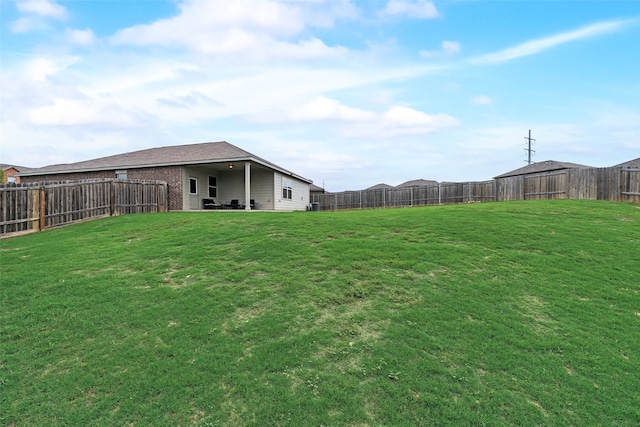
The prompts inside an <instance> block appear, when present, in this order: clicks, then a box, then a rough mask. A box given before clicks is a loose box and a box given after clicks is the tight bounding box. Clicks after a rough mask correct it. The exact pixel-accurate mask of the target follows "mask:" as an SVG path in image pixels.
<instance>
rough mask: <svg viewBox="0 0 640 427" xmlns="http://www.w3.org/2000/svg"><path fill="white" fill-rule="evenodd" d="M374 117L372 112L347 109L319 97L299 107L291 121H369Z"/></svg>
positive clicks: (335, 102)
mask: <svg viewBox="0 0 640 427" xmlns="http://www.w3.org/2000/svg"><path fill="white" fill-rule="evenodd" d="M376 117H377V115H376V114H375V113H374V112H372V111H366V110H361V109H358V108H351V107H347V106H345V105H342V104H341V103H340V102H338V101H336V100H334V99H329V98H326V97H324V96H319V97H318V98H317V99H316V100H315V101H312V102H310V103H308V104H305V105H303V106H301V107H300V108H298V109H296V110H295V111H294V112H293V113H292V115H291V118H292V119H293V120H345V121H370V120H374V119H375V118H376Z"/></svg>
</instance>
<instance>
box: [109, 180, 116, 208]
mask: <svg viewBox="0 0 640 427" xmlns="http://www.w3.org/2000/svg"><path fill="white" fill-rule="evenodd" d="M115 185H116V182H115V181H111V185H110V186H109V216H113V215H114V212H115V197H116V189H115Z"/></svg>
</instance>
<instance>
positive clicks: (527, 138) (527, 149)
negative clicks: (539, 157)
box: [524, 129, 535, 165]
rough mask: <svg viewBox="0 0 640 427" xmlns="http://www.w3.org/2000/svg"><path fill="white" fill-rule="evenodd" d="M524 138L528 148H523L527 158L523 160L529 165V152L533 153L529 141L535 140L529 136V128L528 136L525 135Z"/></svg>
mask: <svg viewBox="0 0 640 427" xmlns="http://www.w3.org/2000/svg"><path fill="white" fill-rule="evenodd" d="M524 139H526V140H527V142H528V145H527V147H528V148H525V149H524V151H526V152H527V160H525V162H527V164H528V165H530V164H531V153H535V150H532V149H531V141H534V142H535V139H533V138H531V129H529V136H528V137H526V136H525V137H524Z"/></svg>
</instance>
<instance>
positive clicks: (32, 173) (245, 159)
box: [16, 157, 313, 184]
mask: <svg viewBox="0 0 640 427" xmlns="http://www.w3.org/2000/svg"><path fill="white" fill-rule="evenodd" d="M229 162H253V163H257V164H260V165H262V166H264V167H266V168H269V169H272V170H275V171H278V172H280V173H283V174H285V175H289V176H291V177H294V178H296V179H299V180H301V181H305V182H308V183H309V184H311V183H312V182H313V181H312V180H310V179H308V178H305V177H302V176H300V175H297V174H295V173H293V172H291V171H288V170H286V169H283V168H281V167H279V166H277V165H274V164H270V163H268V162H265V161H264V160H261V159H257V158H255V157H228V158H224V159H209V160H193V161H187V162H184V161H183V162H165V163H150V164H146V165H135V164H132V165H111V166H105V167H92V168H91V167H90V168H77V169H65V170H60V169H58V170H50V171H38V170H33V171H27V172H23V173H18V174H16V176H20V177H22V176H38V175H57V174H63V173H83V172H100V171H106V170H121V169H132V168H136V169H138V168H139V169H142V168H145V169H146V168H158V167H167V166H185V165H190V166H193V165H202V164H210V163H229Z"/></svg>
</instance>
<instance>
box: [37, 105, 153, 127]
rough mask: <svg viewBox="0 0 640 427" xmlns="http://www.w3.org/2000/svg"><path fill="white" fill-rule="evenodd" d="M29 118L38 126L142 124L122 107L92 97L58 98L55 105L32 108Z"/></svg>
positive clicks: (127, 125) (125, 125)
mask: <svg viewBox="0 0 640 427" xmlns="http://www.w3.org/2000/svg"><path fill="white" fill-rule="evenodd" d="M28 119H29V121H30V123H31V124H33V125H36V126H78V125H82V126H84V125H93V126H96V125H97V126H105V125H106V126H109V128H111V129H114V128H132V127H138V126H141V124H140V123H139V122H138V121H137V120H135V119H134V117H132V115H131V114H129V113H127V112H126V111H124V110H123V109H122V108H120V107H117V106H115V105H108V104H105V103H100V102H97V101H96V100H91V99H64V98H56V99H54V100H53V105H46V106H43V107H38V108H34V109H31V110H30V111H29V114H28Z"/></svg>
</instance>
